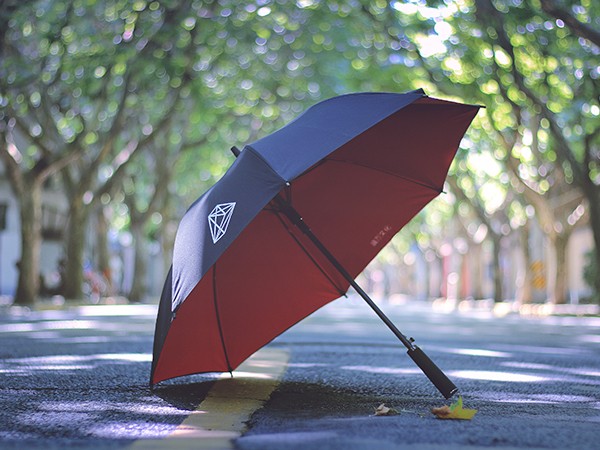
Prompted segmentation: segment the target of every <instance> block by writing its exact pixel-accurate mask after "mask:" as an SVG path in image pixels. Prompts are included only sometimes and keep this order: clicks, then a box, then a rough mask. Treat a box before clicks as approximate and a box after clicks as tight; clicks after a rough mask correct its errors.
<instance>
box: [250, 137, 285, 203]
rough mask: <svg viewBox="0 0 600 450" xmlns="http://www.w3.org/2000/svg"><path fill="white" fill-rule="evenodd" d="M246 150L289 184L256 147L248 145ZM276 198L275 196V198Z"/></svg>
mask: <svg viewBox="0 0 600 450" xmlns="http://www.w3.org/2000/svg"><path fill="white" fill-rule="evenodd" d="M244 149H247V150H250V153H252V155H254V156H256V157H257V158H258V159H259V160H260V161H262V162H263V163H264V164H265V165H266V166H267V167H268V168H269V170H270V171H271V172H273V173H274V174H275V175H276V176H277V177H278V178H280V179H281V180H283V181H284V182H285V183H288V182H289V180H287V179H285V178H283V177H282V176H281V174H280V173H279V172H277V171H276V170H275V169H274V168H273V166H272V165H271V163H270V162H269V161H267V159H266V158H265V157H264V156H263V155H261V154H260V153H259V152H258V151H257V150H256V149H255V148H254V147H252V146H251V145H246V146H245V147H244ZM274 197H275V196H274Z"/></svg>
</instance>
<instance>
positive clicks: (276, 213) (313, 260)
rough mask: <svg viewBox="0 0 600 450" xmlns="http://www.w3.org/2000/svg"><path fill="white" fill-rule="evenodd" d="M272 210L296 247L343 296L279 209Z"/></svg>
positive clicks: (342, 294)
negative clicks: (293, 231)
mask: <svg viewBox="0 0 600 450" xmlns="http://www.w3.org/2000/svg"><path fill="white" fill-rule="evenodd" d="M273 212H274V213H275V215H276V216H277V218H278V219H279V221H280V222H281V225H282V226H283V227H284V228H285V230H286V231H287V233H288V234H289V235H290V236H291V237H292V239H293V240H294V241H295V242H296V244H298V247H300V249H301V250H302V251H303V252H304V253H305V254H306V256H308V258H309V259H310V260H311V261H312V263H313V264H314V265H315V267H316V268H317V269H319V271H320V272H321V273H322V274H323V276H324V277H325V278H327V280H328V281H329V282H330V283H331V285H332V286H333V287H334V288H335V289H336V290H337V291H338V293H339V294H340V296H345V295H346V292H345V291H344V290H342V289H340V288H339V286H337V285H336V283H335V281H334V280H333V278H331V276H329V274H327V272H326V271H325V269H324V268H323V267H322V266H321V265H320V264H319V263H318V261H317V260H316V259H315V258H314V257H313V256H312V255H311V254H310V252H309V251H308V249H307V248H306V246H305V245H304V244H303V243H302V242H300V239H298V236H296V235H295V234H294V233H292V230H291V229H290V227H289V226H288V225H287V223H286V222H285V220H283V218H282V217H281V214H280V211H279V210H273Z"/></svg>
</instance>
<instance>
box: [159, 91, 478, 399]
mask: <svg viewBox="0 0 600 450" xmlns="http://www.w3.org/2000/svg"><path fill="white" fill-rule="evenodd" d="M478 109H479V107H478V106H472V105H464V104H460V103H454V102H449V101H444V100H439V99H434V98H430V97H427V96H426V95H425V94H424V93H423V91H422V90H418V91H413V92H409V93H406V94H393V93H361V94H349V95H343V96H339V97H335V98H332V99H329V100H325V101H323V102H320V103H318V104H316V105H315V106H313V107H311V108H309V109H308V110H307V111H306V112H305V113H303V114H302V115H300V116H299V117H298V118H297V119H296V120H294V121H293V122H291V123H289V124H288V125H286V126H284V127H283V128H281V129H279V130H278V131H276V132H274V133H273V134H271V135H269V136H266V137H265V138H263V139H260V140H258V141H256V142H254V143H253V144H250V145H246V146H245V147H244V149H243V150H242V151H241V152H240V151H239V150H237V149H236V148H234V149H233V150H234V153H235V154H236V156H238V157H237V159H236V161H235V162H234V164H233V165H232V166H231V167H230V168H229V170H228V171H227V173H226V174H225V175H224V176H223V177H222V178H221V179H220V180H219V181H218V182H217V183H216V184H215V185H214V186H213V187H212V188H210V189H209V190H208V191H207V192H206V193H205V194H204V195H202V196H201V197H200V198H199V199H198V200H196V202H194V203H193V204H192V206H191V207H190V208H189V210H188V211H187V213H186V214H185V215H184V217H183V218H182V220H181V223H180V225H179V229H178V231H177V235H176V238H175V246H174V252H173V264H172V267H171V270H170V271H169V274H168V276H167V280H166V282H165V287H164V289H163V294H162V297H161V300H160V305H159V312H158V318H157V323H156V332H155V338H154V358H153V362H152V373H151V379H150V384H151V385H154V384H156V383H159V382H160V381H163V380H166V379H170V378H175V377H179V376H183V375H189V374H194V373H204V372H225V371H229V372H230V371H232V370H233V369H235V368H236V367H237V366H238V365H239V364H241V363H242V362H243V361H244V360H245V359H246V358H248V357H249V356H250V355H251V354H253V353H254V352H255V351H256V350H258V349H259V348H261V347H262V346H264V345H265V344H267V343H268V342H270V341H271V340H272V339H274V338H275V337H276V336H278V335H279V334H281V333H282V332H284V331H285V330H286V329H288V328H289V327H291V326H292V325H294V324H295V323H297V322H299V321H300V320H301V319H303V318H305V317H306V316H308V315H309V314H311V313H312V312H314V311H315V310H317V309H318V308H320V307H321V306H323V305H325V304H326V303H328V302H330V301H332V300H334V299H336V298H339V297H340V296H342V295H344V294H345V293H346V292H347V291H348V289H349V288H350V286H352V287H353V288H354V289H355V290H356V291H357V292H358V293H359V294H360V295H361V296H362V297H363V298H364V299H365V301H366V302H367V303H368V304H369V305H370V306H371V308H373V310H374V311H375V312H376V313H377V315H379V317H380V318H381V319H382V320H383V321H384V322H385V324H386V325H387V326H388V327H389V328H390V329H391V330H392V332H393V333H394V334H395V335H396V336H397V337H398V338H399V339H400V341H401V342H402V343H403V344H404V345H405V346H406V348H407V349H408V354H409V355H410V356H411V357H412V359H413V360H414V361H415V362H416V363H417V365H419V367H420V368H421V369H422V370H423V371H424V373H425V374H426V375H427V376H428V377H429V378H430V380H431V381H432V382H433V383H434V384H435V385H436V387H437V388H438V389H439V390H440V392H441V393H442V394H443V395H444V396H445V397H446V398H449V397H450V396H451V395H453V394H454V392H456V387H455V386H454V384H453V383H452V382H451V381H450V380H449V379H448V378H447V377H446V376H445V374H443V372H442V371H441V370H440V369H439V368H437V366H435V365H434V364H433V363H432V362H431V360H430V359H429V358H428V357H427V356H426V355H425V354H424V353H423V352H422V350H421V349H420V348H419V347H417V346H416V345H414V344H413V340H412V338H411V339H408V338H406V336H404V335H403V334H402V333H401V332H400V331H399V330H398V329H397V328H396V327H395V326H394V324H393V323H392V322H391V321H390V320H389V319H388V318H387V317H386V316H385V314H384V313H383V312H382V311H381V309H380V308H379V307H378V306H377V305H376V304H375V303H374V302H373V301H372V300H371V299H370V298H369V296H368V295H367V294H366V293H365V292H364V291H363V290H362V289H361V288H360V286H358V285H357V284H356V282H355V281H354V278H355V277H356V276H357V275H358V274H359V273H360V272H362V270H363V269H364V268H365V267H366V265H367V264H368V263H369V262H370V261H371V260H372V259H373V258H374V257H375V256H376V255H377V253H378V252H379V251H380V250H381V249H382V248H383V246H384V245H385V244H386V243H387V242H389V240H390V239H391V238H392V237H393V236H394V235H395V234H396V233H397V232H398V231H399V230H400V229H401V228H402V227H403V226H404V225H405V224H406V223H407V222H408V221H409V220H410V219H411V218H412V217H414V216H415V214H417V213H418V212H419V211H420V210H421V209H422V208H423V207H424V206H425V205H426V204H427V203H428V202H429V201H431V200H432V199H433V198H435V197H436V196H437V195H438V194H439V193H440V192H442V188H443V184H444V181H445V178H446V176H447V173H448V168H449V166H450V163H451V162H452V159H453V158H454V155H455V153H456V150H457V148H458V145H459V143H460V141H461V139H462V137H463V135H464V133H465V131H466V130H467V128H468V126H469V125H470V123H471V121H472V120H473V118H474V117H475V115H476V114H477V111H478Z"/></svg>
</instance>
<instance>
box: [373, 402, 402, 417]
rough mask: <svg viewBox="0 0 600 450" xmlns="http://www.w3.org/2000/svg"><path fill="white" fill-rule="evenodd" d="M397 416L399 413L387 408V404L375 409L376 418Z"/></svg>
mask: <svg viewBox="0 0 600 450" xmlns="http://www.w3.org/2000/svg"><path fill="white" fill-rule="evenodd" d="M396 414H398V411H396V410H395V409H394V408H388V407H387V406H385V403H382V404H381V405H379V406H378V407H377V408H375V415H376V416H393V415H396Z"/></svg>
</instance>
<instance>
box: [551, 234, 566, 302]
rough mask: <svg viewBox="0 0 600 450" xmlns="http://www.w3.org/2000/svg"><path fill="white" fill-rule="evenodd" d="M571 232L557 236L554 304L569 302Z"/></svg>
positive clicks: (555, 245) (555, 244)
mask: <svg viewBox="0 0 600 450" xmlns="http://www.w3.org/2000/svg"><path fill="white" fill-rule="evenodd" d="M569 235H570V233H566V234H560V235H558V236H557V237H556V240H555V243H554V247H555V255H556V262H555V277H556V279H555V283H554V293H553V294H552V299H553V301H554V304H563V303H566V302H567V286H568V277H569V268H568V261H567V245H568V244H569Z"/></svg>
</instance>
